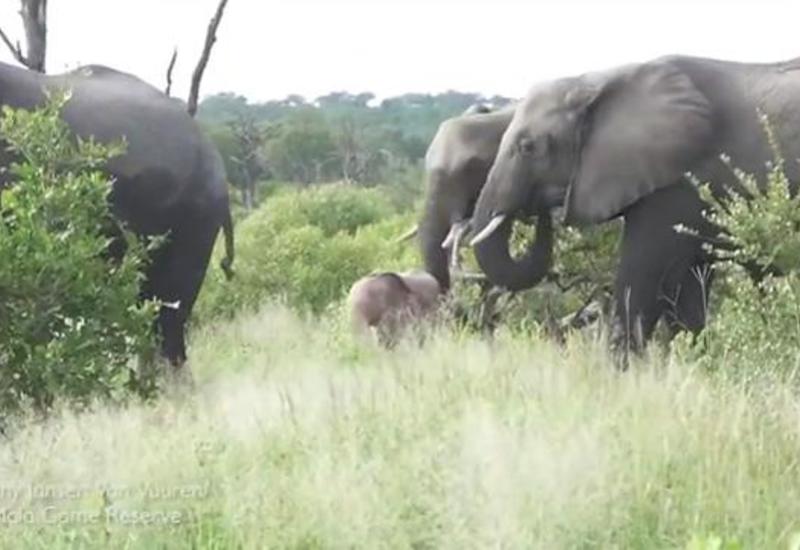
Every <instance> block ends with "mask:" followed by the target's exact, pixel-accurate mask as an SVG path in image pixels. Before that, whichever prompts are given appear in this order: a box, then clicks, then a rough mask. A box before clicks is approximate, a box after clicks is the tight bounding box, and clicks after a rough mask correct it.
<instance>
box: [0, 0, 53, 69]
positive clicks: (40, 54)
mask: <svg viewBox="0 0 800 550" xmlns="http://www.w3.org/2000/svg"><path fill="white" fill-rule="evenodd" d="M20 4H21V6H22V7H21V8H20V10H19V15H20V17H22V25H23V27H24V28H25V38H26V41H27V52H26V53H25V54H23V53H22V47H21V46H20V44H19V41H17V43H16V44H14V43H13V42H11V39H10V38H9V37H8V35H7V34H6V33H5V32H3V30H2V29H0V39H2V40H3V42H4V43H5V45H6V46H8V49H9V50H10V51H11V54H12V55H13V56H14V59H16V60H17V62H19V63H20V64H21V65H24V66H25V67H27V68H29V69H31V70H34V71H38V72H40V73H43V72H44V64H45V56H46V54H47V0H20Z"/></svg>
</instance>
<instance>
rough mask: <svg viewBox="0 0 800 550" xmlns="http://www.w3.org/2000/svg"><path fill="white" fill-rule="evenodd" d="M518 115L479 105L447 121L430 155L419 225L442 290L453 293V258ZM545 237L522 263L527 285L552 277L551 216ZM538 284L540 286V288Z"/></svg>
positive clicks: (544, 221) (510, 110)
mask: <svg viewBox="0 0 800 550" xmlns="http://www.w3.org/2000/svg"><path fill="white" fill-rule="evenodd" d="M513 116H514V106H513V105H511V106H508V107H504V108H502V109H499V110H496V111H494V110H492V109H490V108H489V107H487V106H485V105H480V104H479V105H475V106H472V107H470V108H469V109H467V111H465V112H464V113H463V114H461V115H459V116H457V117H453V118H450V119H448V120H446V121H444V122H443V123H442V124H441V125H440V126H439V129H438V131H437V132H436V135H435V136H434V138H433V141H432V142H431V144H430V146H429V147H428V151H427V154H426V155H425V174H426V180H427V191H426V197H425V208H424V213H423V216H422V219H421V220H420V223H419V243H420V247H421V251H422V257H423V260H424V265H425V270H426V271H427V272H428V273H430V274H431V275H433V276H434V277H435V278H436V280H437V281H438V283H439V288H440V289H441V290H442V291H443V292H446V291H447V290H448V289H449V288H450V283H451V281H450V275H451V274H450V266H449V263H448V257H449V256H450V254H451V253H452V248H453V247H458V242H459V240H460V236H461V234H463V233H465V232H466V231H467V230H468V229H469V221H470V218H471V217H472V213H473V209H474V207H475V202H476V201H477V200H478V196H479V195H480V192H481V189H482V188H483V185H484V183H485V182H486V176H487V175H488V173H489V169H490V168H491V166H492V163H493V162H494V159H495V155H496V154H497V149H498V147H499V146H500V140H501V138H502V137H503V133H504V132H505V130H506V128H508V125H509V123H510V122H511V119H512V118H513ZM540 224H541V225H540V227H539V230H540V231H539V234H540V235H541V238H539V239H537V240H536V242H535V243H534V244H533V245H532V246H531V248H530V249H529V251H528V253H527V254H526V255H525V257H524V258H523V259H522V260H521V263H522V265H523V267H524V269H523V271H524V272H525V274H526V280H532V279H535V280H536V282H538V280H539V279H541V278H543V277H544V276H545V275H546V273H547V268H548V267H549V254H550V252H551V250H552V242H551V241H552V231H551V227H550V217H549V216H543V217H542V218H541V221H540ZM534 284H535V283H534Z"/></svg>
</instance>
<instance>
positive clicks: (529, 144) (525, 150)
mask: <svg viewBox="0 0 800 550" xmlns="http://www.w3.org/2000/svg"><path fill="white" fill-rule="evenodd" d="M517 147H518V148H519V152H520V153H522V154H523V155H532V154H533V153H535V152H536V144H535V143H534V141H533V140H532V139H530V138H523V139H521V140H519V143H517Z"/></svg>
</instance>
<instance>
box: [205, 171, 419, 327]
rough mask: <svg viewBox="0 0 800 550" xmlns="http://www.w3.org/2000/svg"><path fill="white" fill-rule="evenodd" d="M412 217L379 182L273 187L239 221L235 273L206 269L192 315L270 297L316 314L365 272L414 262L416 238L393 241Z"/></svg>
mask: <svg viewBox="0 0 800 550" xmlns="http://www.w3.org/2000/svg"><path fill="white" fill-rule="evenodd" d="M414 221H415V220H414V216H413V214H411V213H407V214H398V213H397V212H396V210H395V209H394V208H393V206H392V205H391V203H390V199H389V198H388V197H387V196H386V195H385V194H384V193H383V192H382V190H381V188H370V189H365V188H360V187H355V186H352V185H347V184H340V183H337V184H328V185H322V186H318V187H314V188H309V189H302V190H294V191H287V192H281V193H277V194H275V195H274V196H273V197H272V198H271V199H270V200H268V201H267V202H266V203H265V204H263V205H262V206H261V207H259V208H258V209H256V210H255V211H254V212H253V213H252V214H251V215H250V216H248V217H247V218H246V219H245V220H244V221H242V222H241V223H240V224H239V225H238V226H237V227H236V239H237V245H236V248H237V264H236V266H237V267H236V279H234V280H233V281H232V282H230V283H226V282H224V281H223V280H222V278H221V277H219V274H218V273H210V274H209V275H210V276H209V278H208V280H207V282H206V284H205V285H204V289H203V293H202V295H201V296H200V299H199V301H198V305H197V308H196V312H197V317H198V318H199V319H201V320H209V319H212V318H214V317H216V316H218V315H232V314H233V313H235V312H237V311H239V310H241V309H248V308H254V307H257V306H258V305H260V304H261V302H263V301H264V300H267V299H270V298H272V299H275V298H278V299H283V300H285V301H286V302H287V303H288V304H289V305H290V306H292V307H295V308H297V309H300V310H304V311H309V312H313V313H318V312H321V311H323V310H325V309H326V308H327V307H329V306H330V305H331V304H333V303H335V302H338V301H339V300H341V299H342V298H343V297H344V296H345V294H346V293H347V291H348V290H349V288H350V285H352V284H353V282H354V281H355V280H356V279H358V278H359V277H362V276H363V275H366V274H368V273H370V272H372V271H375V270H378V269H380V270H384V269H408V268H411V267H413V266H415V265H419V264H418V260H417V257H416V247H415V245H414V243H406V244H396V243H394V242H393V240H394V239H395V238H396V237H397V236H398V235H399V234H401V233H402V232H403V231H405V230H406V229H408V227H409V226H410V225H412V224H413V223H414Z"/></svg>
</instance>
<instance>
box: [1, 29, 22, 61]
mask: <svg viewBox="0 0 800 550" xmlns="http://www.w3.org/2000/svg"><path fill="white" fill-rule="evenodd" d="M0 39H2V40H3V42H5V45H6V46H8V49H9V50H10V51H11V54H12V55H13V56H14V59H16V60H17V61H18V62H19V63H20V64H22V65H24V66H25V67H27V66H28V60H27V59H25V56H24V55H23V54H22V47H21V46H20V45H19V42H17V45H16V46H15V45H14V44H13V43H12V42H11V39H9V38H8V35H6V33H5V32H3V29H0Z"/></svg>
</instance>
